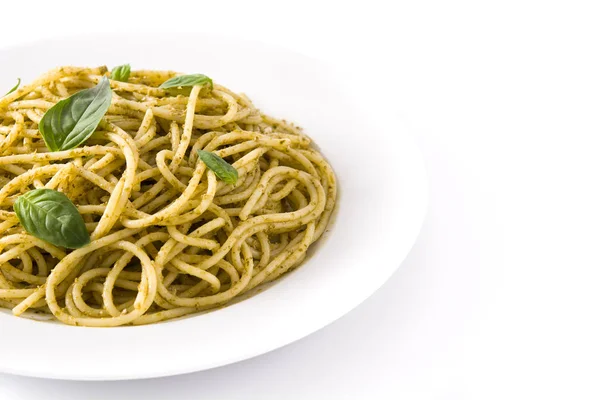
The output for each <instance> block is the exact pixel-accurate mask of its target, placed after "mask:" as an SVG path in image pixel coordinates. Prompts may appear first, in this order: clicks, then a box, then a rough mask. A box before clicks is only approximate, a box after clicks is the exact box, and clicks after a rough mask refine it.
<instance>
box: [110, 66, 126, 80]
mask: <svg viewBox="0 0 600 400" xmlns="http://www.w3.org/2000/svg"><path fill="white" fill-rule="evenodd" d="M130 74H131V65H129V64H123V65H119V66H118V67H114V68H113V70H112V71H111V72H110V79H113V80H115V81H119V82H127V81H128V80H129V75H130Z"/></svg>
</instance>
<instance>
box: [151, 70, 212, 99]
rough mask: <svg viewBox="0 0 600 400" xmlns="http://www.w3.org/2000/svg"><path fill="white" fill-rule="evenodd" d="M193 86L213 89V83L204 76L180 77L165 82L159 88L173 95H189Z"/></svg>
mask: <svg viewBox="0 0 600 400" xmlns="http://www.w3.org/2000/svg"><path fill="white" fill-rule="evenodd" d="M193 86H204V87H206V88H208V90H212V89H213V81H212V79H210V78H209V77H208V76H206V75H203V74H192V75H180V76H176V77H174V78H171V79H169V80H167V81H166V82H163V83H162V84H161V85H160V86H159V88H161V89H165V90H166V91H167V92H169V93H171V94H186V95H187V94H189V93H190V91H191V89H192V87H193Z"/></svg>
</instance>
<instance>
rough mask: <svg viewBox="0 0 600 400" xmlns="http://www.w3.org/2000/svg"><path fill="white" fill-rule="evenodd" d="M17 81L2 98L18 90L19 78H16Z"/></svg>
mask: <svg viewBox="0 0 600 400" xmlns="http://www.w3.org/2000/svg"><path fill="white" fill-rule="evenodd" d="M17 79H18V80H19V81H18V82H17V84H16V85H15V86H14V87H13V88H12V89H10V90H9V91H8V93H6V94H5V95H4V96H8V95H9V94H11V93H12V92H14V91H15V90H17V89H18V88H19V86H21V78H17Z"/></svg>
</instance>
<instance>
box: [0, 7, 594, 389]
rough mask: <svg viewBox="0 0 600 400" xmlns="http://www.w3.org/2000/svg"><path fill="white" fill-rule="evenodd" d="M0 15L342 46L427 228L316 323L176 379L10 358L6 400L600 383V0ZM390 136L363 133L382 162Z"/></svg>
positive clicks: (9, 21) (333, 55)
mask: <svg viewBox="0 0 600 400" xmlns="http://www.w3.org/2000/svg"><path fill="white" fill-rule="evenodd" d="M1 13H2V18H1V25H0V47H2V46H8V45H12V44H18V43H22V42H26V41H32V40H35V39H38V38H43V37H49V36H60V35H67V34H79V33H82V32H104V31H118V32H123V40H127V36H126V33H127V32H129V31H147V32H150V31H156V30H158V31H160V32H164V34H165V35H168V34H169V32H171V31H205V32H206V31H207V32H213V33H220V34H224V35H228V36H237V37H245V38H250V39H257V40H263V41H267V42H271V43H275V44H280V45H284V46H286V47H288V48H292V49H295V50H298V51H300V52H303V53H306V54H309V55H312V56H315V57H318V58H321V59H325V60H328V61H330V62H333V63H335V64H336V65H337V66H338V67H339V68H340V69H341V70H343V71H344V73H346V74H347V76H351V77H352V79H353V80H354V83H355V84H356V85H371V86H373V87H374V88H377V93H378V95H377V97H376V98H372V99H369V101H373V102H378V103H380V104H381V117H382V118H385V119H386V120H387V121H389V129H409V130H410V131H411V132H413V134H414V135H415V137H416V138H417V140H418V141H419V143H420V145H421V148H422V151H423V153H424V157H425V159H426V164H427V168H428V173H429V177H430V185H431V187H430V195H431V203H430V210H429V215H428V217H427V220H426V222H425V224H424V227H423V231H422V234H421V236H420V238H419V240H418V242H417V244H416V245H415V248H414V249H413V251H412V252H411V254H410V255H409V257H408V258H407V260H406V261H405V262H404V263H403V265H402V267H401V268H400V269H399V271H398V272H397V273H396V274H395V275H394V276H393V277H392V279H391V280H390V281H389V282H388V283H387V284H386V285H385V286H384V287H383V288H382V289H381V290H380V291H378V292H377V293H376V294H375V295H373V296H372V297H371V298H370V299H369V300H367V301H366V302H365V303H364V304H362V305H361V306H359V307H358V308H357V309H356V310H354V311H353V312H351V313H350V314H348V315H347V316H345V317H343V318H342V319H340V320H339V321H337V322H335V323H333V324H332V325H330V326H328V327H327V328H325V329H323V330H321V331H320V332H317V333H316V334H314V335H312V336H310V337H308V338H306V339H303V340H301V341H299V342H297V343H294V344H292V345H289V346H287V347H285V348H283V349H280V350H277V351H274V352H272V353H269V354H267V355H264V356H261V357H257V358H255V359H252V360H248V361H244V362H241V363H238V364H234V365H230V366H226V367H222V368H218V369H215V370H211V371H205V372H201V373H195V374H190V375H185V376H180V377H172V378H163V379H156V380H144V381H130V382H112V383H108V382H96V383H86V382H62V381H50V380H41V379H32V378H20V377H14V376H8V375H0V399H1V400H4V399H40V398H43V399H78V400H80V399H83V400H87V399H111V400H120V399H128V400H135V399H148V400H151V399H178V400H179V399H181V400H184V399H263V400H266V399H279V400H280V399H320V398H328V399H400V398H402V399H436V400H437V399H507V398H511V399H517V398H523V399H533V398H545V399H548V398H569V399H570V398H577V399H587V398H590V399H591V398H598V397H600V387H599V386H600V383H599V382H600V380H599V377H600V344H599V340H600V319H599V316H598V315H599V308H600V288H599V286H600V264H599V261H600V255H599V251H598V249H599V248H600V246H599V243H600V212H599V207H600V190H599V189H598V188H599V186H600V182H599V181H600V179H599V177H600V157H599V153H600V139H599V137H600V114H599V110H600V46H599V45H600V23H599V22H598V21H599V20H600V13H599V10H598V9H596V7H595V6H594V2H592V1H590V2H583V1H551V0H546V1H528V0H525V1H523V0H522V1H510V0H505V1H465V0H461V1H453V2H448V1H414V2H412V1H409V2H403V1H401V2H389V3H387V2H386V3H383V2H377V1H361V2H356V3H354V2H352V3H351V2H344V3H339V4H336V3H334V2H327V1H323V0H322V1H318V2H311V1H298V2H296V1H294V2H284V1H279V2H276V3H272V4H269V3H266V2H257V1H251V2H235V1H227V2H222V3H218V2H215V1H211V2H201V1H193V2H180V1H174V0H169V1H163V2H153V1H143V2H125V1H106V0H105V1H102V2H84V1H78V2H75V1H74V2H61V1H47V2H44V3H41V2H40V4H34V2H32V1H12V0H11V1H6V2H3V4H2V9H1ZM165 50H166V51H167V50H168V49H165ZM198 51H201V48H200V49H198ZM9 62H10V60H0V72H1V71H2V64H3V63H9ZM367 135H368V133H365V136H367ZM380 145H385V143H381V144H380ZM376 152H377V149H376V147H373V148H369V146H367V145H366V146H365V153H366V154H365V158H368V157H369V156H372V157H374V158H373V159H372V160H373V161H372V162H375V161H374V160H375V159H376ZM382 173H385V171H382ZM390 180H393V177H390ZM45 344H46V343H45V338H40V340H39V341H37V342H36V343H32V346H44V345H45ZM7 345H10V344H5V343H0V356H1V348H2V346H7ZM171 346H173V347H171ZM176 346H177V343H176V340H173V342H172V343H171V344H170V345H168V344H167V343H166V342H165V349H174V350H176ZM107 356H108V357H110V355H107ZM82 357H85V354H82ZM32 362H35V360H32Z"/></svg>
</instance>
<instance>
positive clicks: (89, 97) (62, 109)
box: [39, 77, 112, 151]
mask: <svg viewBox="0 0 600 400" xmlns="http://www.w3.org/2000/svg"><path fill="white" fill-rule="evenodd" d="M111 100H112V90H111V89H110V83H109V80H108V78H106V77H103V78H102V79H101V80H100V83H98V85H96V86H95V87H93V88H90V89H85V90H82V91H80V92H77V93H75V94H74V95H73V96H71V97H69V98H67V99H64V100H61V101H59V102H58V103H56V104H55V105H54V106H53V107H52V108H50V109H49V110H48V111H47V112H46V114H44V116H43V117H42V120H41V121H40V125H39V130H40V133H41V134H42V138H44V142H46V146H48V148H49V149H50V151H60V150H69V149H72V148H75V147H77V146H79V145H80V144H82V143H83V142H85V141H86V140H87V139H88V138H89V137H90V136H91V135H92V133H94V131H95V130H96V128H97V127H98V124H99V123H100V121H101V120H102V117H104V114H106V112H107V111H108V108H109V107H110V102H111Z"/></svg>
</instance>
